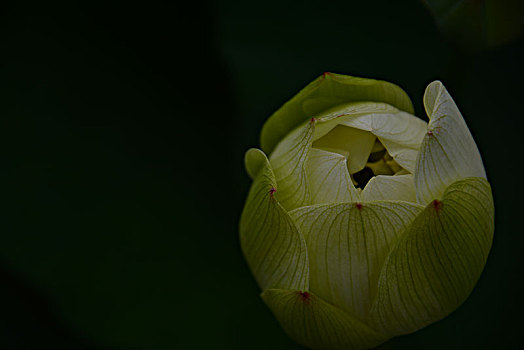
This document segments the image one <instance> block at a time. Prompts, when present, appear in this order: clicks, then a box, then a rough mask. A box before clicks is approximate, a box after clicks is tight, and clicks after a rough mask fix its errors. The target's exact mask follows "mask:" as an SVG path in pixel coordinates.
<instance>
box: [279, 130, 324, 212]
mask: <svg viewBox="0 0 524 350" xmlns="http://www.w3.org/2000/svg"><path fill="white" fill-rule="evenodd" d="M314 129H315V123H314V122H310V123H307V124H306V125H305V126H301V127H299V128H297V129H295V130H294V131H292V132H291V133H290V134H289V135H287V136H286V138H284V140H282V141H281V142H280V143H279V144H278V146H277V148H276V149H275V151H274V152H273V154H271V157H270V162H271V165H272V167H273V169H274V172H275V177H276V179H277V182H278V190H279V194H278V200H279V202H280V204H282V206H283V207H284V208H286V210H292V209H295V208H298V207H301V206H304V205H308V204H310V201H311V194H310V190H309V182H308V179H307V172H306V165H307V159H308V155H309V151H310V149H311V142H312V139H313V132H314Z"/></svg>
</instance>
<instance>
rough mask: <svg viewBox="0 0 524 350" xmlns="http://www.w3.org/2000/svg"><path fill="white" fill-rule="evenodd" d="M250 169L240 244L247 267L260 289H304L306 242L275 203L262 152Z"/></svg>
mask: <svg viewBox="0 0 524 350" xmlns="http://www.w3.org/2000/svg"><path fill="white" fill-rule="evenodd" d="M248 152H251V153H252V152H253V151H248ZM261 154H262V155H263V157H260V155H261ZM246 159H251V156H246ZM249 163H251V161H250V162H249ZM255 165H256V166H255ZM252 169H258V171H256V173H257V174H256V177H255V180H254V182H253V184H252V186H251V190H250V191H249V195H248V198H247V200H246V205H245V207H244V211H243V212H242V216H241V218H240V244H241V246H242V251H243V252H244V255H245V257H246V260H247V262H248V265H249V267H250V269H251V271H252V273H253V275H254V276H255V278H256V280H257V282H258V284H259V286H260V288H261V289H267V288H292V289H301V290H302V289H306V288H308V285H309V266H308V257H307V248H306V243H305V241H304V238H303V237H302V235H301V234H300V232H299V231H298V229H297V228H296V226H295V224H294V222H293V221H292V220H291V218H290V217H289V215H288V214H287V212H286V211H285V210H284V208H283V207H282V206H281V205H280V203H279V202H278V200H277V191H278V190H277V183H276V180H275V176H274V174H273V170H272V169H271V165H270V164H269V161H268V159H267V157H266V156H265V155H264V154H263V152H259V153H257V156H256V161H254V165H253V168H252ZM251 171H252V170H251ZM251 171H250V172H251ZM252 172H253V173H255V171H252Z"/></svg>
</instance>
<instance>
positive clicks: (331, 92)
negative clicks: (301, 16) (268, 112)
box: [261, 73, 413, 153]
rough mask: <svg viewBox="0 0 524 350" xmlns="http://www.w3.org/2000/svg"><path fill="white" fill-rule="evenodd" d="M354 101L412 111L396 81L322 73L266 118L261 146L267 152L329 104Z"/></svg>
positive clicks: (411, 106)
mask: <svg viewBox="0 0 524 350" xmlns="http://www.w3.org/2000/svg"><path fill="white" fill-rule="evenodd" d="M354 101H375V102H383V103H387V104H390V105H393V106H395V107H397V108H399V109H401V110H404V111H406V112H409V113H413V105H412V103H411V100H410V99H409V97H408V95H407V94H406V93H405V92H404V91H403V90H402V89H401V88H399V87H398V86H397V85H394V84H392V83H388V82H385V81H380V80H374V79H364V78H356V77H350V76H346V75H340V74H334V73H325V74H323V75H322V76H320V77H318V78H317V79H316V80H314V81H313V82H312V83H310V84H309V85H307V86H306V87H305V88H304V89H303V90H302V91H300V92H299V93H298V94H297V95H295V96H294V97H293V98H292V99H291V100H289V101H288V102H287V103H286V104H284V105H283V106H282V107H281V108H280V109H279V110H277V111H276V112H275V113H274V114H273V115H272V116H271V117H270V118H269V119H268V121H267V122H266V123H265V124H264V127H263V129H262V134H261V145H262V149H263V150H264V151H265V152H266V153H271V152H272V150H273V149H274V148H275V146H276V145H277V144H278V142H279V141H280V140H281V139H282V138H283V137H284V136H285V135H286V134H288V133H289V132H290V131H291V130H293V129H295V128H296V127H297V126H299V125H300V124H302V123H304V122H306V121H307V120H309V119H310V118H311V117H313V116H315V115H317V114H319V113H321V112H323V111H324V110H326V109H329V108H331V107H333V106H336V105H340V104H344V103H349V102H354Z"/></svg>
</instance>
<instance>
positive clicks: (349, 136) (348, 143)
mask: <svg viewBox="0 0 524 350" xmlns="http://www.w3.org/2000/svg"><path fill="white" fill-rule="evenodd" d="M375 140H376V137H375V136H374V135H373V134H372V133H370V132H369V131H364V130H360V129H355V128H348V127H346V126H344V125H337V126H335V127H334V128H333V129H332V130H331V132H329V133H328V134H327V135H325V136H323V137H321V138H320V139H318V140H316V141H315V142H314V143H313V147H315V148H320V149H323V150H326V151H330V152H336V153H339V154H341V155H343V156H344V157H346V159H347V161H348V166H347V167H348V169H349V172H350V173H351V174H354V173H356V172H358V171H360V170H362V169H364V167H365V166H366V163H367V161H368V157H369V154H370V153H371V149H372V148H373V145H374V144H375Z"/></svg>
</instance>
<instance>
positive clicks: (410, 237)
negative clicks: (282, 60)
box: [240, 73, 494, 349]
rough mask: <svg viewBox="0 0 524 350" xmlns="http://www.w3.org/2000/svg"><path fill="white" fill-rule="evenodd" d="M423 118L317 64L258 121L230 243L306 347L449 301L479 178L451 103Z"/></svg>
mask: <svg viewBox="0 0 524 350" xmlns="http://www.w3.org/2000/svg"><path fill="white" fill-rule="evenodd" d="M424 106H425V109H426V113H427V115H428V117H429V123H426V122H424V121H423V120H421V119H419V118H417V117H415V116H414V115H413V107H412V104H411V101H410V99H409V97H408V96H407V95H406V93H405V92H404V91H403V90H402V89H400V88H399V87H397V86H396V85H393V84H391V83H387V82H383V81H377V80H369V79H361V78H354V77H349V76H343V75H337V74H332V73H326V74H324V75H323V76H321V77H319V78H318V79H316V80H315V81H313V82H312V83H311V84H309V85H308V86H307V87H306V88H304V89H303V90H302V91H300V92H299V93H298V94H297V95H296V96H295V97H293V98H292V99H291V100H290V101H289V102H287V103H286V104H284V106H282V107H281V108H280V109H279V110H278V111H277V112H276V113H274V114H273V115H272V116H271V117H270V118H269V120H268V121H267V122H266V124H265V125H264V128H263V129H262V135H261V144H262V150H258V149H250V150H249V151H248V152H247V153H246V157H245V163H246V169H247V172H248V173H249V175H250V176H251V178H252V179H253V184H252V186H251V190H250V192H249V195H248V198H247V201H246V204H245V207H244V211H243V213H242V217H241V220H240V240H241V246H242V250H243V252H244V255H245V258H246V260H247V262H248V265H249V267H250V269H251V271H252V273H253V275H254V277H255V279H256V280H257V282H258V284H259V286H260V288H261V290H262V298H263V300H264V302H265V303H266V304H267V305H268V307H269V308H270V309H271V310H272V312H273V313H274V315H275V317H276V318H277V319H278V321H279V322H280V324H281V325H282V327H283V328H284V330H285V331H286V332H287V333H288V335H289V336H290V337H291V338H293V339H294V340H295V341H296V342H298V343H300V344H302V345H305V346H307V347H310V348H312V349H366V348H372V347H375V346H377V345H379V344H381V343H383V342H384V341H386V340H388V339H389V338H391V337H395V336H398V335H401V334H408V333H411V332H414V331H416V330H418V329H420V328H422V327H425V326H427V325H429V324H431V323H433V322H435V321H437V320H439V319H442V318H443V317H445V316H446V315H448V314H449V313H451V312H452V311H454V310H455V309H456V308H457V307H458V306H459V305H460V304H461V303H462V302H464V300H465V299H466V298H467V297H468V295H469V294H470V293H471V291H472V289H473V287H474V286H475V284H476V282H477V280H478V278H479V276H480V274H481V272H482V269H483V267H484V265H485V263H486V259H487V256H488V252H489V250H490V247H491V242H492V238H493V230H494V225H493V219H494V208H493V198H492V194H491V189H490V185H489V183H488V182H487V180H486V174H485V171H484V167H483V165H482V160H481V157H480V154H479V151H478V149H477V146H476V144H475V142H474V140H473V138H472V136H471V134H470V132H469V130H468V128H467V126H466V123H465V121H464V119H463V118H462V115H461V114H460V112H459V110H458V108H457V106H456V105H455V103H454V102H453V99H452V98H451V96H450V95H449V94H448V92H447V91H446V89H445V88H444V86H443V85H442V84H441V83H440V82H438V81H435V82H433V83H431V84H430V85H429V86H428V87H427V89H426V92H425V94H424Z"/></svg>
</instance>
